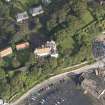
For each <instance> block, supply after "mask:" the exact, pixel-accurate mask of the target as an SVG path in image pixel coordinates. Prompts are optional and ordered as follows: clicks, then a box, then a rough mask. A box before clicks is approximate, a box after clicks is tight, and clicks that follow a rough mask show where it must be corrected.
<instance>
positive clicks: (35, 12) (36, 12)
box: [30, 5, 44, 16]
mask: <svg viewBox="0 0 105 105" xmlns="http://www.w3.org/2000/svg"><path fill="white" fill-rule="evenodd" d="M42 13H44V10H43V8H42V6H41V5H40V6H37V7H34V8H31V9H30V14H32V16H37V15H39V14H42Z"/></svg>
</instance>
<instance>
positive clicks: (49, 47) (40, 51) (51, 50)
mask: <svg viewBox="0 0 105 105" xmlns="http://www.w3.org/2000/svg"><path fill="white" fill-rule="evenodd" d="M34 54H35V55H37V56H39V57H44V56H48V55H50V56H51V57H55V58H57V57H58V53H57V48H56V43H55V42H54V41H47V42H46V44H45V45H43V46H42V47H41V48H36V49H35V51H34Z"/></svg>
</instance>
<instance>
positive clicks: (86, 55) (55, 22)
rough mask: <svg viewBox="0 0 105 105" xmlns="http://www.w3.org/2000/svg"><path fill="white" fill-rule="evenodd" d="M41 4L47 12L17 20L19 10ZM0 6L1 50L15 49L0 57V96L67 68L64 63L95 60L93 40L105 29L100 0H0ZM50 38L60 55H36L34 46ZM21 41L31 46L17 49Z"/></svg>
mask: <svg viewBox="0 0 105 105" xmlns="http://www.w3.org/2000/svg"><path fill="white" fill-rule="evenodd" d="M40 4H42V6H43V8H44V11H45V13H44V14H41V15H39V16H37V17H32V16H30V15H29V17H30V18H29V19H28V20H26V21H25V22H24V23H17V22H16V19H15V16H16V14H17V13H18V12H23V11H26V10H27V11H28V10H29V9H30V8H31V7H33V6H35V5H40ZM0 10H1V11H0V50H2V49H4V48H6V47H7V46H11V47H12V48H13V52H14V53H13V54H12V55H10V56H8V57H5V58H3V59H0V97H1V98H3V99H6V100H11V99H13V98H14V96H15V95H16V96H20V95H21V94H22V93H24V92H25V91H26V90H28V89H29V88H31V87H32V86H34V85H35V84H37V83H39V82H41V81H43V80H44V79H46V78H48V77H50V76H51V75H52V74H54V75H55V74H57V73H60V72H61V73H62V72H65V71H68V70H63V69H62V68H64V67H67V66H72V65H75V64H79V63H82V62H84V61H88V62H93V54H92V41H93V39H94V37H95V36H97V35H99V33H101V32H102V31H103V30H105V18H104V17H105V4H103V5H101V4H100V3H99V2H97V0H94V2H93V1H88V0H52V2H51V3H50V4H48V5H45V4H43V3H42V2H41V0H18V1H17V0H11V2H9V3H7V2H5V1H4V0H1V1H0ZM48 39H54V40H55V41H56V43H57V47H58V52H59V58H57V59H55V58H51V57H49V56H48V57H45V58H38V59H37V58H35V56H34V54H33V50H34V49H35V48H36V47H37V46H41V44H42V43H39V42H45V41H46V40H48ZM22 41H29V42H30V48H29V49H25V50H20V51H17V50H16V48H15V47H16V43H19V42H22ZM60 70H61V71H60Z"/></svg>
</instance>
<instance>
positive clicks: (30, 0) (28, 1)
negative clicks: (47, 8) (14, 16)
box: [19, 0, 41, 9]
mask: <svg viewBox="0 0 105 105" xmlns="http://www.w3.org/2000/svg"><path fill="white" fill-rule="evenodd" d="M19 1H20V2H21V3H22V4H23V5H24V7H26V8H27V9H28V7H29V6H32V5H34V4H39V2H40V1H41V0H19Z"/></svg>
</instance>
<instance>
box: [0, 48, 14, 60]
mask: <svg viewBox="0 0 105 105" xmlns="http://www.w3.org/2000/svg"><path fill="white" fill-rule="evenodd" d="M12 53H13V50H12V48H11V47H8V48H6V49H4V50H2V51H0V58H4V57H6V56H8V55H11V54H12Z"/></svg>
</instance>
